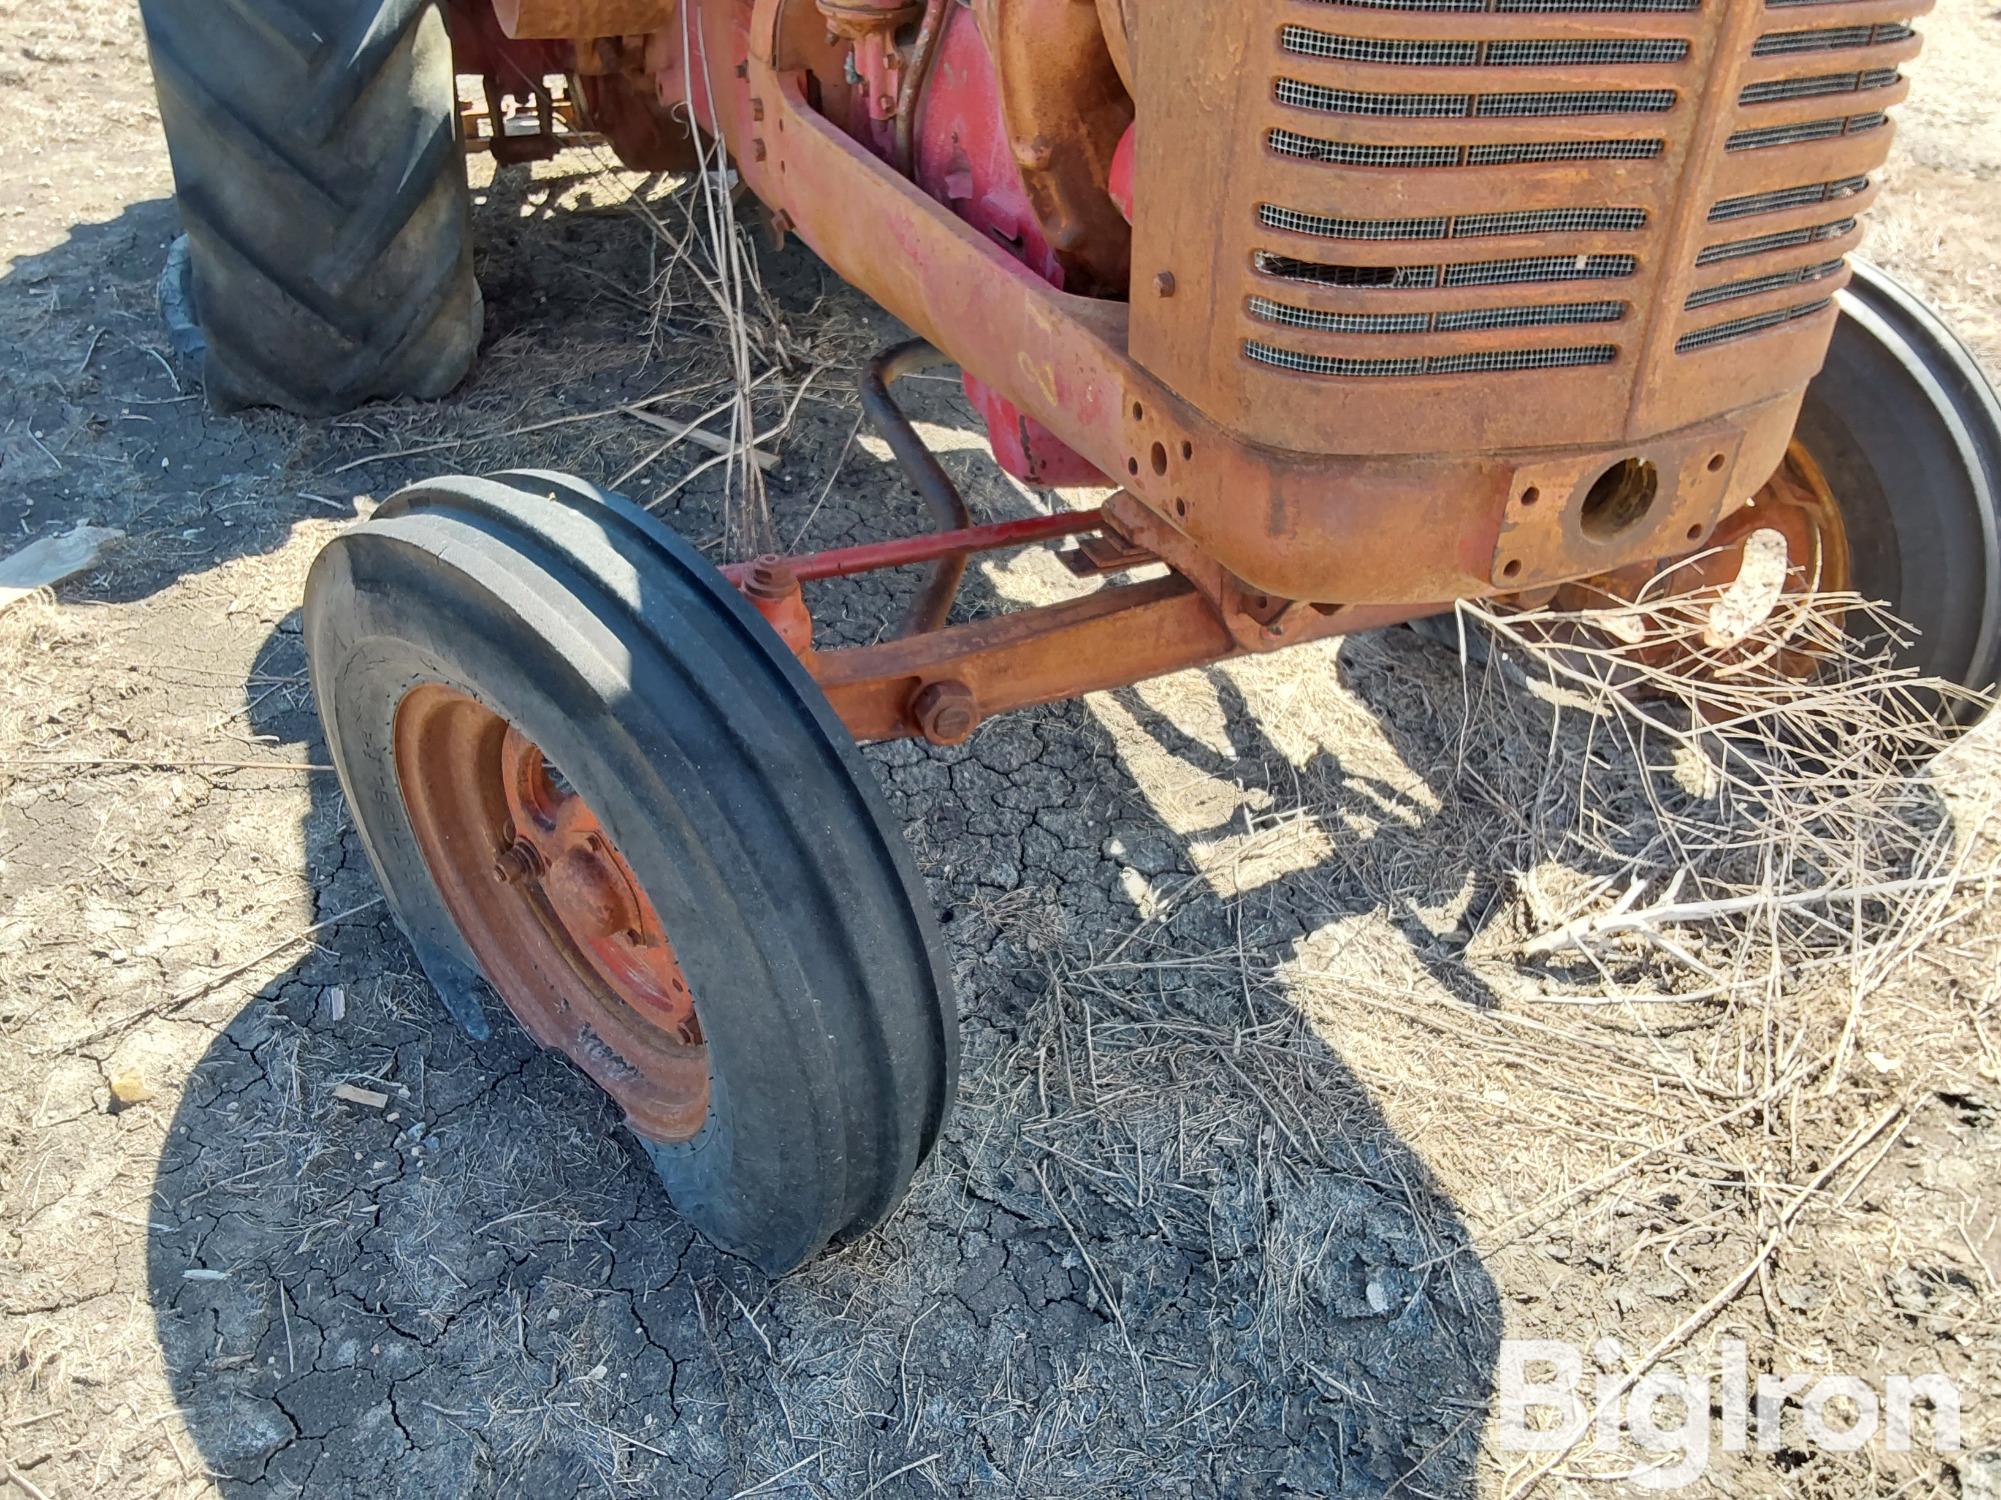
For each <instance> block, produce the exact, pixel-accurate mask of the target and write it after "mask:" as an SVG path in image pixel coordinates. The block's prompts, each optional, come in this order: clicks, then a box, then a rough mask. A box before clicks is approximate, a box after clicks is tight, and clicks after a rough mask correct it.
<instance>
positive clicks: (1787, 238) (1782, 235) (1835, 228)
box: [1695, 219, 1855, 266]
mask: <svg viewBox="0 0 2001 1500" xmlns="http://www.w3.org/2000/svg"><path fill="white" fill-rule="evenodd" d="M1854 227H1855V220H1853V219H1837V220H1835V221H1834V222H1833V223H1832V224H1815V225H1813V226H1812V227H1811V228H1807V229H1782V230H1779V231H1778V232H1777V233H1774V234H1760V235H1755V236H1753V237H1752V238H1751V239H1748V240H1727V241H1725V242H1724V243H1722V244H1720V245H1709V246H1706V247H1705V248H1704V249H1703V251H1702V253H1701V254H1700V255H1698V256H1696V257H1695V263H1696V264H1697V265H1698V266H1713V265H1716V264H1718V263H1719V262H1722V261H1726V260H1744V259H1746V258H1748V257H1750V256H1753V255H1767V254H1769V253H1771V252H1772V251H1774V250H1791V249H1795V248H1796V247H1798V246H1800V245H1814V244H1818V243H1819V242H1820V241H1822V240H1836V239H1840V238H1841V236H1842V235H1844V234H1847V233H1848V232H1849V231H1850V230H1851V229H1853V228H1854Z"/></svg>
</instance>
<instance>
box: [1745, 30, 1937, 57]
mask: <svg viewBox="0 0 2001 1500" xmlns="http://www.w3.org/2000/svg"><path fill="white" fill-rule="evenodd" d="M1913 35H1915V33H1914V32H1912V30H1911V28H1910V27H1908V26H1906V25H1904V24H1903V23H1902V22H1891V23H1889V24H1886V25H1882V26H1830V27H1828V28H1826V29H1825V30H1822V31H1774V32H1771V33H1769V34H1768V35H1765V36H1761V37H1759V38H1758V40H1757V42H1756V43H1755V44H1753V46H1752V48H1751V55H1752V56H1753V57H1787V56H1790V55H1792V54H1793V53H1796V52H1844V51H1847V50H1848V49H1849V48H1851V47H1880V46H1882V45H1884V44H1885V43H1887V42H1902V41H1908V40H1909V39H1910V38H1911V37H1912V36H1913Z"/></svg>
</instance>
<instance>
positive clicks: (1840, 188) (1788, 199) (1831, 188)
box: [1709, 177, 1869, 224]
mask: <svg viewBox="0 0 2001 1500" xmlns="http://www.w3.org/2000/svg"><path fill="white" fill-rule="evenodd" d="M1867 186H1869V179H1868V178H1867V177H1843V178H1841V179H1840V180H1839V181H1837V182H1814V183H1809V184H1807V185H1806V186H1804V187H1795V188H1774V189H1773V190H1771V191H1770V192H1765V193H1746V194H1745V195H1744V196H1742V197H1740V198H1725V199H1723V200H1722V201H1721V202H1719V203H1718V204H1717V205H1716V206H1715V207H1714V208H1712V209H1710V210H1709V222H1710V223H1712V224H1722V223H1726V222H1728V221H1729V220H1731V219H1748V218H1750V217H1752V216H1753V215H1755V214H1769V213H1776V212H1778V211H1779V210H1780V209H1786V208H1804V207H1806V206H1807V205H1808V204H1812V203H1831V202H1833V201H1834V200H1836V199H1838V198H1847V197H1852V196H1853V195H1854V194H1856V193H1859V192H1861V191H1862V190H1863V189H1864V188H1866V187H1867Z"/></svg>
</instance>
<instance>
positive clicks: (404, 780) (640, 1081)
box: [392, 684, 709, 1141]
mask: <svg viewBox="0 0 2001 1500" xmlns="http://www.w3.org/2000/svg"><path fill="white" fill-rule="evenodd" d="M392 739H393V741H394V754H395V757H396V770H397V778H398V781H399V784H400V785H401V787H402V791H403V802H404V807H405V809H406V811H407V812H408V814H409V818H410V829H411V832H412V834H413V835H414V836H415V838H416V842H417V846H418V848H419V849H420V850H421V851H422V853H423V856H424V861H425V863H426V865H427V866H428V867H429V869H430V871H431V874H432V877H433V878H434V879H435V880H436V882H437V886H438V891H439V894H440V895H441V896H442V897H443V898H444V902H445V905H446V907H447V908H448V909H449V910H450V912H451V914H452V918H453V920H454V922H455V923H456V924H457V926H458V929H459V932H460V933H461V934H462V935H463V936H464V938H465V940H466V944H467V946H468V947H469V948H471V950H472V952H473V956H474V957H475V958H476V959H477V960H478V961H479V965H480V969H481V971H482V972H483V973H484V974H485V975H486V977H487V979H488V980H489V981H490V982H491V983H492V985H493V987H494V988H495V990H497V991H498V992H499V994H500V997H501V999H502V1000H504V1001H505V1002H506V1003H507V1007H508V1009H509V1010H511V1011H513V1012H514V1015H515V1017H516V1019H518V1020H519V1021H520V1022H521V1024H522V1026H523V1027H524V1028H526V1030H527V1031H528V1033H529V1034H530V1035H531V1036H533V1037H534V1038H535V1040H536V1041H537V1042H539V1043H540V1044H541V1045H542V1046H544V1047H548V1048H551V1049H553V1050H555V1051H559V1052H562V1053H564V1054H566V1055H567V1056H568V1057H569V1058H570V1060H571V1061H573V1062H574V1063H576V1064H577V1066H578V1067H580V1068H582V1069H583V1070H584V1071H585V1072H586V1073H588V1074H589V1075H590V1076H591V1077H592V1078H594V1079H596V1080H597V1082H598V1083H599V1084H601V1085H602V1086H603V1087H604V1089H605V1091H606V1092H607V1093H609V1094H610V1095H611V1096H612V1098H613V1099H615V1100H616V1101H617V1102H618V1104H619V1106H620V1107H621V1108H622V1109H623V1110H624V1111H625V1115H626V1119H627V1121H628V1123H630V1124H631V1126H632V1128H633V1129H634V1130H635V1131H637V1132H638V1133H639V1134H641V1135H643V1136H646V1137H648V1138H649V1139H652V1140H657V1141H679V1140H687V1139H688V1138H690V1137H691V1136H693V1135H694V1134H695V1133H696V1132H697V1131H698V1130H699V1129H700V1128H701V1126H702V1122H703V1120H704V1119H705V1118H706V1116H707V1113H708V1102H709V1075H708V1056H707V1050H706V1047H705V1046H704V1044H703V1040H702V1028H701V1023H700V1020H699V1019H698V1017H697V1015H696V1009H695V998H694V996H693V995H692V994H691V993H690V992H689V989H688V983H687V978H686V976H685V975H684V974H683V973H682V971H681V965H680V962H679V960H678V959H677V958H676V957H675V953H674V945H673V943H672V942H671V941H670V940H669V938H668V935H667V932H666V929H665V927H664V925H663V924H662V922H661V920H660V915H659V913H658V911H656V910H655V908H654V906H653V903H652V902H651V900H649V899H648V897H647V895H646V892H645V890H644V888H643V887H642V886H641V885H640V882H639V880H638V877H637V876H635V875H634V874H633V871H632V868H631V866H629V865H628V864H627V863H626V862H625V859H624V858H623V856H621V855H620V853H619V852H618V849H617V847H616V845H615V844H614V843H613V842H612V839H611V836H610V835H609V834H608V833H607V832H606V831H605V829H604V827H603V826H602V824H600V823H599V821H598V819H597V817H596V815H595V814H593V813H592V811H591V809H590V807H589V805H588V804H587V803H586V802H585V801H584V799H583V798H582V797H581V796H579V795H578V794H577V792H576V790H575V789H574V788H572V787H571V786H569V784H568V783H567V782H566V781H565V780H564V779H563V777H562V776H561V774H560V772H558V771H557V770H555V769H554V768H553V767H551V766H550V765H549V764H548V762H547V761H546V760H545V759H544V757H543V755H542V752H541V751H540V750H539V749H538V748H536V746H535V745H534V744H533V743H531V742H530V741H529V740H528V739H526V738H525V737H524V736H523V735H522V734H521V733H520V732H519V731H518V730H516V729H515V728H513V727H512V726H511V725H509V724H508V723H507V721H506V720H504V719H503V718H501V717H500V716H499V715H498V714H496V713H494V712H493V711H492V710H491V709H489V708H487V707H486V706H485V705H483V704H481V703H479V702H477V701H475V700H474V699H472V698H471V697H468V696H467V695H465V694H463V693H460V692H458V691H456V690H454V689H451V688H448V687H444V686H441V685H437V684H427V685H423V686H419V687H417V688H415V689H413V690H412V691H411V692H410V693H409V695H408V696H407V697H405V699H404V700H403V702H402V703H401V704H400V705H399V707H398V709H397V712H396V718H395V726H394V729H393V732H392Z"/></svg>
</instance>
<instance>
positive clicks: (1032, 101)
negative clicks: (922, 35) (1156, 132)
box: [973, 0, 1133, 296]
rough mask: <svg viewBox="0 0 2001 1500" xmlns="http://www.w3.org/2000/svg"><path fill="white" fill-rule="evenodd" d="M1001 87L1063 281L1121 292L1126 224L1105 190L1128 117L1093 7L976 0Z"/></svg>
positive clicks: (1127, 249) (1127, 252)
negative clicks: (1061, 270)
mask: <svg viewBox="0 0 2001 1500" xmlns="http://www.w3.org/2000/svg"><path fill="white" fill-rule="evenodd" d="M973 13H974V15H975V16H976V17H977V18H978V20H979V27H980V34H981V36H982V37H983V38H984V40H985V41H986V44H987V51H988V53H989V54H990V55H991V56H992V58H993V63H994V69H995V72H996V74H997V76H998V79H999V83H1000V102H1001V115H1002V120H1003V122H1004V125H1005V128H1006V133H1007V139H1008V145H1009V147H1010V148H1011V149H1012V151H1013V153H1014V160H1015V165H1016V167H1017V168H1018V169H1019V170H1020V172H1021V180H1022V185H1023V187H1024V188H1026V189H1027V193H1028V201H1029V205H1030V208H1031V209H1032V211H1033V212H1034V214H1035V217H1036V220H1037V223H1038V224H1039V226H1040V228H1041V230H1042V234H1043V237H1044V238H1045V239H1046V240H1047V241H1048V242H1049V247H1050V249H1051V251H1052V252H1054V254H1055V256H1056V258H1057V260H1058V262H1059V263H1060V264H1061V265H1062V267H1063V284H1064V287H1065V288H1066V289H1067V290H1069V291H1072V292H1082V293H1086V294H1088V295H1092V296H1123V295H1124V294H1125V290H1126V287H1127V285H1128V283H1129V282H1130V281H1131V279H1132V230H1131V228H1130V227H1129V226H1128V225H1127V223H1126V220H1125V216H1124V215H1123V214H1121V213H1120V212H1119V209H1118V205H1117V204H1116V203H1114V202H1113V201H1112V199H1111V195H1110V194H1109V193H1107V192H1106V191H1105V184H1106V181H1107V179H1108V178H1109V177H1110V175H1111V170H1112V156H1113V154H1114V153H1115V152H1116V151H1117V150H1118V146H1119V140H1120V138H1121V137H1123V136H1124V135H1125V133H1126V131H1127V129H1128V128H1130V127H1131V125H1132V121H1133V104H1132V99H1131V98H1130V97H1129V96H1128V95H1127V93H1126V88H1125V85H1124V83H1123V82H1122V81H1121V80H1120V78H1119V73H1118V69H1117V67H1116V66H1115V65H1114V63H1113V59H1112V54H1111V51H1110V49H1109V48H1108V47H1107V45H1106V41H1105V35H1104V32H1103V31H1102V30H1101V29H1100V27H1099V24H1098V14H1097V11H1096V9H1095V8H1094V7H1092V6H1090V5H1086V4H1080V3H1078V0H976V3H975V5H974V8H973Z"/></svg>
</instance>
